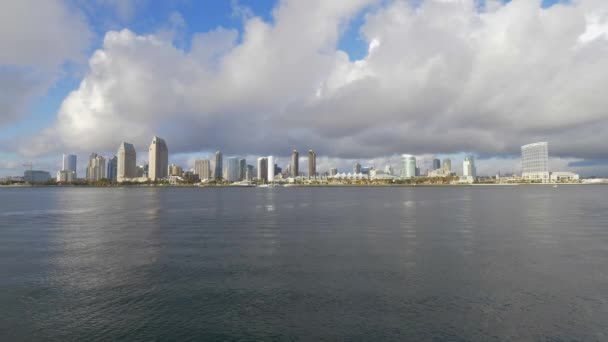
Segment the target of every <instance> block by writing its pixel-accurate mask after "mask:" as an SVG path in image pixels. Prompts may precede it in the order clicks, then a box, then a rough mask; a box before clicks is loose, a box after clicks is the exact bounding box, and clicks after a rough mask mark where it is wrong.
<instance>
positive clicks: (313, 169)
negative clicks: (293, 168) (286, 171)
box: [308, 150, 317, 178]
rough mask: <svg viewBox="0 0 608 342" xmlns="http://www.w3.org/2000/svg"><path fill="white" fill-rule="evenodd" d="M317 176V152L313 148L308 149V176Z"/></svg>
mask: <svg viewBox="0 0 608 342" xmlns="http://www.w3.org/2000/svg"><path fill="white" fill-rule="evenodd" d="M316 176H317V154H316V153H315V151H313V150H309V151H308V177H309V178H313V177H316Z"/></svg>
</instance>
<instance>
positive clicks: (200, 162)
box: [194, 159, 212, 180]
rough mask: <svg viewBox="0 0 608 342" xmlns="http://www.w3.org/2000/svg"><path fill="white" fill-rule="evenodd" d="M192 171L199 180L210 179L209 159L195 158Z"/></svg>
mask: <svg viewBox="0 0 608 342" xmlns="http://www.w3.org/2000/svg"><path fill="white" fill-rule="evenodd" d="M194 173H195V174H196V175H198V178H199V179H200V180H210V179H211V178H212V177H211V161H210V160H209V159H197V160H195V161H194Z"/></svg>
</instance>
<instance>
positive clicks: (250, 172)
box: [245, 165, 253, 181]
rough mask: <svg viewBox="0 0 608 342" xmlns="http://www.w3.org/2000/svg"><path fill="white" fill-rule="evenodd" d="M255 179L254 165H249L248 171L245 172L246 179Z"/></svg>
mask: <svg viewBox="0 0 608 342" xmlns="http://www.w3.org/2000/svg"><path fill="white" fill-rule="evenodd" d="M252 179H253V165H247V172H246V173H245V180H247V181H250V180H252Z"/></svg>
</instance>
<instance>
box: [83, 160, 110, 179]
mask: <svg viewBox="0 0 608 342" xmlns="http://www.w3.org/2000/svg"><path fill="white" fill-rule="evenodd" d="M86 178H87V180H88V181H98V180H100V179H104V178H106V160H105V159H104V157H102V156H100V155H97V153H91V156H90V157H89V163H88V164H87V175H86Z"/></svg>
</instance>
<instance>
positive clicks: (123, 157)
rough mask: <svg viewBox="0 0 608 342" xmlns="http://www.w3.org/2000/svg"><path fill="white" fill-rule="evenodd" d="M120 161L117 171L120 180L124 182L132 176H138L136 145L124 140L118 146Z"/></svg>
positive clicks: (117, 177) (117, 178)
mask: <svg viewBox="0 0 608 342" xmlns="http://www.w3.org/2000/svg"><path fill="white" fill-rule="evenodd" d="M117 154H118V163H117V167H116V169H117V172H116V180H117V181H118V182H124V181H125V180H128V179H130V178H135V177H136V176H137V167H136V163H135V161H136V159H137V152H135V147H134V146H133V145H132V144H129V143H126V142H123V143H121V144H120V146H119V147H118V153H117Z"/></svg>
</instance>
